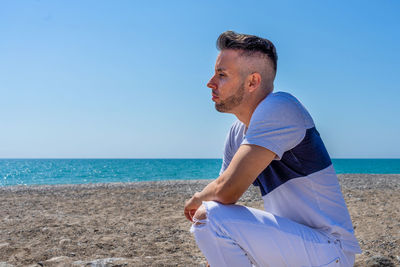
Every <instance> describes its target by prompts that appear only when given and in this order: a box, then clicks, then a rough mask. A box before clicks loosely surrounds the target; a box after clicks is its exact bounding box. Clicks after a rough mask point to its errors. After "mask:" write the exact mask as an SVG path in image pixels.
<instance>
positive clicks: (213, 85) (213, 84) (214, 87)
mask: <svg viewBox="0 0 400 267" xmlns="http://www.w3.org/2000/svg"><path fill="white" fill-rule="evenodd" d="M213 80H214V77H212V78H211V79H210V80H209V81H208V83H207V87H208V88H211V89H213V90H215V89H217V85H216V84H215V82H214V81H213Z"/></svg>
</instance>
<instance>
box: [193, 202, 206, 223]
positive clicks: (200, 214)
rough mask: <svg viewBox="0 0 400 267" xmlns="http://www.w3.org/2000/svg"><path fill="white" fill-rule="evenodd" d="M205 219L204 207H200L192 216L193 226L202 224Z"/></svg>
mask: <svg viewBox="0 0 400 267" xmlns="http://www.w3.org/2000/svg"><path fill="white" fill-rule="evenodd" d="M206 219H207V210H206V207H205V206H204V205H201V206H200V207H199V208H198V209H197V210H196V213H195V214H194V216H193V222H194V224H195V225H200V224H204V222H205V220H206Z"/></svg>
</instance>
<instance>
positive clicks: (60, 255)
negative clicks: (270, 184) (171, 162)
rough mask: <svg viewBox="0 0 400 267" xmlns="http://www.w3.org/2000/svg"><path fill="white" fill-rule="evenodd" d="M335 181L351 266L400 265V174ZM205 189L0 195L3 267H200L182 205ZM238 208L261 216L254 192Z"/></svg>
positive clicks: (132, 187) (171, 183)
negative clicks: (352, 254) (348, 224)
mask: <svg viewBox="0 0 400 267" xmlns="http://www.w3.org/2000/svg"><path fill="white" fill-rule="evenodd" d="M338 177H339V181H340V184H341V186H342V192H343V196H344V198H345V200H346V204H347V206H348V208H349V212H350V215H351V217H352V220H353V225H354V227H355V233H356V237H357V238H358V240H359V242H360V245H361V248H362V249H363V253H362V254H361V255H357V258H356V265H355V266H367V262H368V261H371V259H372V257H374V256H383V257H386V258H387V260H389V261H391V262H392V263H393V264H397V265H398V264H400V261H399V259H400V249H399V248H400V223H399V222H400V211H399V210H398V206H399V205H400V194H399V191H400V174H339V175H338ZM210 181H211V180H208V179H207V180H206V179H205V180H164V181H151V182H148V181H144V182H129V183H95V184H69V185H28V186H25V185H18V186H4V187H0V201H1V202H2V205H1V207H0V214H1V215H2V216H1V217H2V218H1V219H0V264H1V262H7V263H8V264H12V265H14V266H20V265H30V266H40V264H42V265H43V266H57V265H73V264H75V266H84V264H87V263H88V262H93V261H95V260H97V261H99V260H103V261H104V260H105V259H107V258H108V260H109V261H113V262H114V264H120V263H121V264H122V263H124V264H127V266H165V265H167V266H201V265H202V264H204V263H205V259H204V257H203V256H202V254H201V253H200V251H199V250H198V249H197V247H196V244H195V242H194V239H193V237H192V236H191V234H190V233H189V228H190V223H189V222H187V221H186V219H185V218H184V216H183V205H184V202H185V200H186V199H187V198H189V197H191V195H192V194H193V193H194V192H196V191H199V190H201V189H202V188H203V187H204V186H205V185H206V184H207V183H209V182H210ZM238 204H243V205H247V206H250V207H254V208H261V209H262V204H263V203H262V200H261V197H260V193H259V191H258V188H256V187H254V186H250V188H249V190H247V192H246V193H245V194H244V195H243V196H242V198H241V199H240V201H239V202H238ZM110 258H114V259H110ZM383 259H384V258H383ZM38 264H39V265H38ZM110 266H112V265H110Z"/></svg>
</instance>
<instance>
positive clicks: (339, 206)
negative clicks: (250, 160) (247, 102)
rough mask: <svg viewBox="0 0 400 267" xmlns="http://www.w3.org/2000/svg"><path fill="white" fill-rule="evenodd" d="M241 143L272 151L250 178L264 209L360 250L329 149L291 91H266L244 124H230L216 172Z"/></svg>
mask: <svg viewBox="0 0 400 267" xmlns="http://www.w3.org/2000/svg"><path fill="white" fill-rule="evenodd" d="M242 144H252V145H258V146H262V147H265V148H267V149H269V150H271V151H272V152H274V153H275V154H276V158H275V160H273V161H272V162H271V164H270V165H269V166H268V167H267V168H266V169H265V170H264V171H263V172H262V173H261V174H260V175H259V176H258V177H257V179H256V180H255V181H254V183H253V184H254V185H255V186H259V187H260V190H261V194H262V198H263V200H264V209H265V210H266V211H267V212H270V213H272V214H275V215H278V216H281V217H285V218H288V219H290V220H293V221H295V222H297V223H301V224H304V225H307V226H310V227H312V228H315V229H318V230H320V231H323V232H325V233H326V234H329V235H332V236H334V237H335V238H337V239H339V240H341V243H342V247H343V249H344V250H347V251H352V252H354V253H361V249H360V246H359V245H358V241H357V239H356V238H355V236H354V230H353V225H352V223H351V219H350V215H349V212H348V210H347V207H346V204H345V202H344V199H343V195H342V193H341V190H340V185H339V182H338V179H337V176H336V173H335V170H334V168H333V166H332V162H331V159H330V157H329V154H328V152H327V151H326V149H325V146H324V144H323V142H322V139H321V138H320V135H319V133H318V131H317V130H316V128H315V125H314V122H313V120H312V118H311V116H310V114H309V113H308V112H307V110H306V109H305V108H304V106H303V105H302V104H301V103H300V102H299V101H298V100H297V99H296V98H295V97H294V96H292V95H290V94H288V93H284V92H277V93H271V94H269V95H268V96H267V97H266V98H265V99H264V100H263V101H262V102H261V103H260V104H259V105H258V106H257V108H256V109H255V111H254V113H253V115H252V117H251V120H250V124H249V127H248V129H246V126H245V125H244V124H243V123H242V122H240V121H236V122H235V123H234V124H233V125H232V127H231V130H230V132H229V134H228V137H227V140H226V144H225V150H224V158H223V163H222V168H221V172H220V173H222V172H224V171H225V169H226V168H227V167H228V165H229V163H230V162H231V160H232V158H233V156H234V154H235V153H236V151H237V150H238V148H239V146H240V145H242Z"/></svg>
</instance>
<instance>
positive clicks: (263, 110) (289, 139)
mask: <svg viewBox="0 0 400 267" xmlns="http://www.w3.org/2000/svg"><path fill="white" fill-rule="evenodd" d="M311 127H313V122H312V119H311V116H310V115H309V114H308V112H307V111H306V110H305V108H304V107H303V106H302V105H301V104H300V102H298V100H297V99H296V98H295V97H293V96H292V95H290V94H287V93H275V94H271V95H269V96H267V97H266V98H265V99H264V100H263V101H262V102H261V103H260V104H259V105H258V106H257V108H256V110H255V111H254V113H253V115H252V117H251V120H250V124H249V128H248V130H247V133H246V136H245V138H244V140H243V142H242V144H252V145H258V146H261V147H265V148H267V149H269V150H271V151H272V152H274V153H275V154H276V158H277V159H280V158H281V157H282V155H283V153H285V152H286V151H288V150H290V149H292V148H294V147H295V146H296V145H298V144H299V143H300V142H301V141H302V140H303V138H304V136H305V134H306V130H307V128H311Z"/></svg>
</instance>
